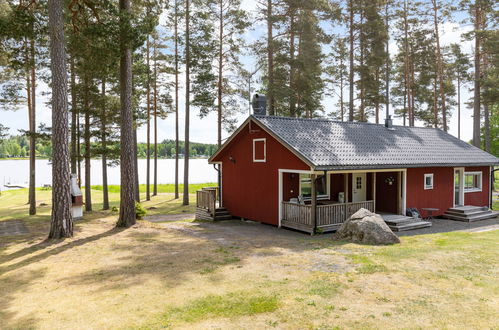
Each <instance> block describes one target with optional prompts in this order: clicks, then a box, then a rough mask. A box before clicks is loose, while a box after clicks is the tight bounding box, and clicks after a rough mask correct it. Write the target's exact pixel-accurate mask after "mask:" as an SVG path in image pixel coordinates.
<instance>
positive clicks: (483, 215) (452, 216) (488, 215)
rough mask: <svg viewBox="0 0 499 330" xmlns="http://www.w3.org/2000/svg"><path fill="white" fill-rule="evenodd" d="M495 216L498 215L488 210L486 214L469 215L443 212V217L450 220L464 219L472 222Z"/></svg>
mask: <svg viewBox="0 0 499 330" xmlns="http://www.w3.org/2000/svg"><path fill="white" fill-rule="evenodd" d="M497 216H498V215H497V213H495V212H489V213H487V214H482V215H477V216H470V217H463V216H456V215H452V214H446V213H444V214H443V217H444V218H447V219H450V220H457V221H464V222H474V221H480V220H486V219H493V218H495V217H497Z"/></svg>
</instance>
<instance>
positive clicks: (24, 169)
mask: <svg viewBox="0 0 499 330" xmlns="http://www.w3.org/2000/svg"><path fill="white" fill-rule="evenodd" d="M84 168H85V167H84V166H83V163H82V166H81V170H82V172H83V171H84ZM90 169H91V173H92V176H91V180H92V181H91V184H92V185H100V184H102V166H101V161H100V159H92V160H91V164H90ZM153 171H154V162H153V160H151V184H152V183H153V173H154V172H153ZM84 174H85V173H82V181H83V182H85V175H84ZM28 175H29V161H28V160H25V159H23V160H0V190H7V189H8V188H6V187H4V186H3V185H4V184H5V183H8V182H10V183H15V184H25V185H27V184H28ZM107 175H108V179H107V180H108V184H120V167H119V166H114V167H111V166H110V167H108V170H107ZM183 178H184V160H183V159H179V182H180V183H182V182H183ZM216 181H217V171H215V169H214V168H213V165H210V164H208V160H207V159H191V160H190V161H189V182H190V183H205V182H216ZM139 182H140V183H146V160H145V159H139ZM158 183H175V160H174V159H158ZM44 184H52V166H51V164H50V163H49V161H48V160H46V159H37V160H36V186H37V187H41V186H43V185H44Z"/></svg>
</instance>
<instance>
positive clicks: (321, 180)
mask: <svg viewBox="0 0 499 330" xmlns="http://www.w3.org/2000/svg"><path fill="white" fill-rule="evenodd" d="M315 183H316V186H315V188H316V191H317V198H318V199H321V198H329V191H328V183H329V180H328V176H326V175H318V176H317V177H316V179H315ZM300 195H302V196H303V197H305V198H307V197H308V198H310V197H311V196H312V178H311V177H310V174H300Z"/></svg>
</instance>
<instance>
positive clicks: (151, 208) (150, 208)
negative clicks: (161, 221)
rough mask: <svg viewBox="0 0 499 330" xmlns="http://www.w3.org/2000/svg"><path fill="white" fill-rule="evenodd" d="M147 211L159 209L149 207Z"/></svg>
mask: <svg viewBox="0 0 499 330" xmlns="http://www.w3.org/2000/svg"><path fill="white" fill-rule="evenodd" d="M147 209H148V210H156V209H157V207H156V206H151V207H148V208H147Z"/></svg>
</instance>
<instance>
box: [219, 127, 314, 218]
mask: <svg viewBox="0 0 499 330" xmlns="http://www.w3.org/2000/svg"><path fill="white" fill-rule="evenodd" d="M259 138H266V139H267V140H266V142H267V145H266V150H267V161H266V162H265V163H255V162H253V139H259ZM230 157H232V159H233V160H234V161H231V160H230V159H229V158H230ZM213 161H217V162H218V161H221V162H222V199H223V204H224V207H226V208H227V209H228V210H229V212H230V213H231V214H232V215H233V216H237V217H241V218H245V219H251V220H255V221H260V222H265V223H269V224H273V225H277V224H278V223H279V221H278V217H279V215H278V213H279V209H278V198H279V188H278V170H279V169H297V170H310V167H309V166H307V165H306V164H305V163H304V162H303V161H302V160H300V159H299V158H298V157H297V156H295V155H294V154H293V153H292V152H290V151H289V150H288V149H287V148H285V147H284V146H283V145H281V144H280V143H279V142H278V141H277V140H275V139H274V138H273V137H272V136H271V135H270V134H268V133H266V132H265V131H264V130H263V129H261V128H259V127H258V126H257V125H256V124H255V123H254V122H253V123H251V131H250V128H249V124H248V125H246V127H244V128H243V129H242V130H241V131H240V132H239V134H238V135H237V136H236V137H234V139H233V140H232V141H231V142H230V143H229V145H227V147H226V148H225V149H224V150H223V151H222V152H221V153H220V154H219V155H218V156H217V157H216V158H215V159H213ZM297 177H298V176H297V175H295V179H293V180H291V177H290V176H288V177H287V178H284V180H283V185H284V184H285V188H286V189H285V191H284V192H283V197H284V199H285V200H286V199H287V200H289V198H290V197H296V196H297V194H296V193H297V192H298V186H297V182H298V181H297V180H298V178H297ZM288 179H289V180H288ZM291 190H293V193H291Z"/></svg>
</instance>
